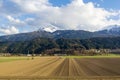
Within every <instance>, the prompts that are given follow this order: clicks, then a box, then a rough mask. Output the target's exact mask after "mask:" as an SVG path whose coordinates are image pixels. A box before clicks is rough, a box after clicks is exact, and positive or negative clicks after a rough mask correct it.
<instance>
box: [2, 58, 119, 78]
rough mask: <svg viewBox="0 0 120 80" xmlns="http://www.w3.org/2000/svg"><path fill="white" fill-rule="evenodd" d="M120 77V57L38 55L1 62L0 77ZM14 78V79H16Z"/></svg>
mask: <svg viewBox="0 0 120 80" xmlns="http://www.w3.org/2000/svg"><path fill="white" fill-rule="evenodd" d="M5 78H14V79H16V78H20V79H25V80H27V79H29V78H38V80H39V78H45V79H50V78H51V79H53V78H54V79H58V80H59V78H61V79H62V80H66V79H68V78H70V80H74V79H75V80H76V78H82V79H91V80H93V79H103V78H105V79H106V80H109V79H112V80H114V79H118V80H119V79H120V58H61V57H36V58H34V59H33V60H32V59H23V60H16V61H8V62H1V63H0V79H5ZM14 79H13V80H14Z"/></svg>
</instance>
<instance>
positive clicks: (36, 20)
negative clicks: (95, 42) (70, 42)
mask: <svg viewBox="0 0 120 80" xmlns="http://www.w3.org/2000/svg"><path fill="white" fill-rule="evenodd" d="M119 3H120V0H0V17H1V18H0V35H9V34H17V33H24V32H31V31H35V30H38V29H44V30H46V31H50V32H53V31H55V30H69V29H72V30H87V31H97V30H101V29H103V28H105V27H108V26H111V25H120V6H119Z"/></svg>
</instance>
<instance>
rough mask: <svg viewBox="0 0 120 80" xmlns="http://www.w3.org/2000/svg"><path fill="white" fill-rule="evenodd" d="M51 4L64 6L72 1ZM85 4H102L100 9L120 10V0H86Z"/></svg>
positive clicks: (53, 1)
mask: <svg viewBox="0 0 120 80" xmlns="http://www.w3.org/2000/svg"><path fill="white" fill-rule="evenodd" d="M49 2H50V3H52V4H53V5H54V6H62V5H66V4H68V3H70V2H71V0H49ZM84 2H85V3H87V2H94V3H97V4H100V7H103V8H105V9H116V10H119V9H120V6H119V5H120V0H84Z"/></svg>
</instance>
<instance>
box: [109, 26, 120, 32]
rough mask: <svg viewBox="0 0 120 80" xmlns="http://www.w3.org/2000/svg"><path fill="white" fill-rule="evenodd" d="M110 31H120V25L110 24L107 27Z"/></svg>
mask: <svg viewBox="0 0 120 80" xmlns="http://www.w3.org/2000/svg"><path fill="white" fill-rule="evenodd" d="M107 30H108V31H116V32H119V31H120V25H112V26H109V27H108V28H107Z"/></svg>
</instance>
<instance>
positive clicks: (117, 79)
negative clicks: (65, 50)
mask: <svg viewBox="0 0 120 80" xmlns="http://www.w3.org/2000/svg"><path fill="white" fill-rule="evenodd" d="M8 79H10V80H11V79H12V80H24V79H25V80H28V79H29V80H34V79H35V80H39V79H40V80H41V79H44V80H51V79H52V80H87V79H88V80H120V76H76V77H75V76H74V77H69V76H63V77H62V76H61V77H51V76H47V77H30V76H29V77H28V76H14V77H9V76H0V80H8Z"/></svg>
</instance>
